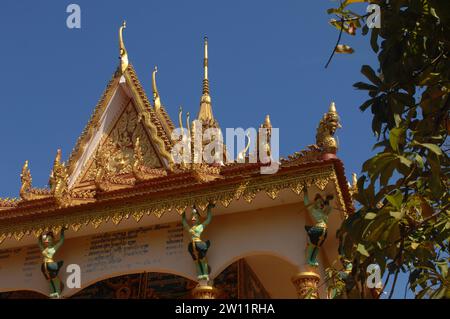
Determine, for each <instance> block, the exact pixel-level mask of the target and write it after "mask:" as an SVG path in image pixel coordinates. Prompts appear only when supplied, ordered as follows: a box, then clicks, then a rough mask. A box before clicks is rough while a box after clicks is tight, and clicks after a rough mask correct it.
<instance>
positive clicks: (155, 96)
mask: <svg viewBox="0 0 450 319" xmlns="http://www.w3.org/2000/svg"><path fill="white" fill-rule="evenodd" d="M157 72H158V67H157V66H155V69H154V70H153V74H152V88H153V103H154V105H155V110H156V111H159V110H160V109H161V99H160V97H159V92H158V88H157V87H156V73H157Z"/></svg>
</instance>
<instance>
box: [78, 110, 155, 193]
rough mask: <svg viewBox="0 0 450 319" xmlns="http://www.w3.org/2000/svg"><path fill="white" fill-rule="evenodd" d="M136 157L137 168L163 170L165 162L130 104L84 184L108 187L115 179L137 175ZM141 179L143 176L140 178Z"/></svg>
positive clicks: (87, 174) (93, 163) (95, 158)
mask: <svg viewBox="0 0 450 319" xmlns="http://www.w3.org/2000/svg"><path fill="white" fill-rule="evenodd" d="M137 141H138V142H137ZM136 144H138V146H139V154H136V151H135V145H136ZM136 155H137V156H139V162H138V163H137V164H136V165H139V166H140V167H143V166H147V167H152V168H160V167H161V162H160V160H159V158H158V156H157V154H156V152H155V150H154V148H153V146H152V145H151V143H150V141H149V139H148V137H147V134H146V132H145V130H144V127H143V125H142V124H141V123H140V122H139V116H138V113H137V112H136V109H135V108H134V106H133V104H132V103H129V104H128V106H127V107H126V108H125V110H124V112H123V114H122V115H121V116H120V117H119V119H118V121H117V123H116V125H115V127H114V129H113V130H112V132H111V133H110V134H109V135H108V136H107V137H106V138H105V140H104V142H103V144H102V145H99V147H98V149H97V151H96V155H95V157H94V159H93V162H92V164H91V166H90V167H89V169H88V170H87V172H86V173H85V175H84V177H83V179H82V182H86V181H92V180H94V181H95V182H96V184H98V183H100V184H101V183H102V182H103V183H104V184H107V181H108V180H109V178H110V177H111V176H117V175H124V174H128V173H134V172H135V170H134V169H135V168H136V167H135V166H136V165H135V162H136V161H135V158H136ZM138 177H141V175H140V174H138ZM105 187H107V186H106V185H105ZM100 189H102V187H100ZM104 190H106V189H104Z"/></svg>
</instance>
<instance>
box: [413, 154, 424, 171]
mask: <svg viewBox="0 0 450 319" xmlns="http://www.w3.org/2000/svg"><path fill="white" fill-rule="evenodd" d="M415 160H416V163H417V166H419V167H420V168H422V169H423V167H424V164H423V158H422V156H420V155H419V154H416V156H415Z"/></svg>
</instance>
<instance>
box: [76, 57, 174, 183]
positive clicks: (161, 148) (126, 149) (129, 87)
mask: <svg viewBox="0 0 450 319" xmlns="http://www.w3.org/2000/svg"><path fill="white" fill-rule="evenodd" d="M137 137H139V140H140V144H141V148H142V152H143V155H144V163H145V165H146V166H148V167H149V168H165V169H171V166H172V163H173V160H172V157H171V155H170V149H171V140H170V135H169V134H168V132H167V130H165V129H164V127H163V125H162V124H161V122H160V120H159V119H158V117H157V116H156V114H155V112H154V111H153V109H152V107H151V105H150V102H149V101H148V99H147V96H146V95H145V92H144V90H143V88H142V86H141V84H140V82H139V80H138V79H137V76H136V73H135V71H134V69H133V68H132V66H131V65H129V66H128V68H127V70H126V71H125V72H124V74H121V72H120V71H117V72H116V73H115V74H114V76H113V78H112V80H111V81H110V83H109V84H108V86H107V88H106V90H105V92H104V94H103V96H102V98H101V100H100V102H99V103H98V105H97V107H96V108H95V110H94V113H93V115H92V117H91V119H90V121H89V123H88V125H87V126H86V128H85V130H84V131H83V133H82V135H81V136H80V138H79V139H78V142H77V145H76V147H75V149H74V150H73V152H72V154H71V156H70V159H69V163H68V168H69V176H70V177H69V188H74V187H77V186H79V185H80V184H85V183H86V182H89V181H93V179H94V177H95V176H94V174H95V171H96V169H95V168H96V167H95V165H96V164H95V163H96V157H97V155H98V154H103V155H105V154H106V155H107V157H108V158H109V161H108V167H109V168H110V169H111V170H112V173H113V174H120V175H121V174H127V173H130V172H131V166H132V163H133V154H134V151H133V150H134V144H135V142H136V138H137ZM80 186H81V185H80Z"/></svg>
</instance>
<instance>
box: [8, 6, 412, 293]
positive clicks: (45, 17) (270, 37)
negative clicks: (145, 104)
mask: <svg viewBox="0 0 450 319" xmlns="http://www.w3.org/2000/svg"><path fill="white" fill-rule="evenodd" d="M70 3H76V4H78V5H80V7H81V18H82V20H81V29H79V30H77V29H68V28H67V27H66V18H67V16H68V14H67V13H66V7H67V6H68V5H69V4H70ZM334 5H335V2H333V1H329V0H320V1H317V0H315V1H299V0H284V1H267V0H258V1H256V0H252V1H238V0H229V1H206V0H193V1H182V0H179V1H175V0H167V1H138V0H129V1H123V0H122V1H116V0H107V1H106V0H104V1H100V0H95V1H92V0H90V1H84V0H83V1H82V0H72V1H62V0H53V1H51V0H47V1H39V2H37V1H24V0H14V1H12V0H6V1H5V0H3V1H1V3H0V20H1V21H2V28H1V47H2V49H1V50H0V61H1V62H2V67H1V71H0V72H1V76H0V96H1V101H0V111H1V113H0V114H1V115H0V136H1V150H2V152H1V156H0V176H1V180H0V196H1V197H15V196H18V192H19V187H20V177H19V176H20V171H21V167H22V165H23V162H24V161H25V160H29V161H30V168H31V173H32V176H33V184H34V186H37V187H43V186H45V185H46V184H47V182H48V176H49V173H50V169H51V166H52V162H53V159H54V156H55V152H56V150H57V148H62V151H63V156H64V157H65V158H68V156H69V154H70V152H71V150H72V148H73V147H74V145H75V142H76V140H77V138H78V136H79V134H80V133H81V131H82V130H83V128H84V126H85V125H86V123H87V121H88V119H89V117H90V115H91V112H92V111H93V108H94V107H95V105H96V103H97V101H98V100H99V98H100V96H101V94H102V92H103V91H104V89H105V87H106V84H107V83H108V81H109V79H110V78H111V76H112V74H113V72H114V70H115V69H116V67H117V65H118V62H119V60H118V39H117V32H118V27H119V26H120V24H121V22H122V20H123V19H125V20H126V21H127V29H126V30H125V44H126V47H127V50H128V54H129V57H130V60H131V62H132V63H133V65H134V67H135V69H136V71H137V73H138V77H139V79H140V80H141V82H142V84H143V86H144V88H145V89H146V91H147V94H148V95H149V96H150V95H151V71H152V69H153V67H154V66H155V65H157V66H158V69H159V73H158V88H159V91H160V94H161V99H162V102H163V104H164V105H165V106H166V109H167V110H168V111H169V113H170V115H171V117H172V118H173V119H174V120H175V119H176V118H177V110H178V107H179V105H183V107H184V109H185V110H186V111H190V112H191V114H197V112H198V108H199V101H200V95H201V81H202V54H203V51H202V50H203V48H202V45H203V37H204V36H205V35H207V36H208V38H209V76H210V85H211V95H212V99H213V108H214V114H215V117H216V118H217V119H218V121H219V123H220V125H221V127H222V128H225V127H243V128H248V127H258V126H259V124H260V123H262V121H263V120H264V117H265V115H266V114H270V115H271V119H272V124H273V125H274V126H275V127H279V128H280V152H281V156H287V155H289V154H292V153H294V152H295V151H299V150H301V149H304V148H306V146H307V145H309V144H313V143H314V141H315V131H316V127H317V124H318V122H319V120H320V118H321V117H322V115H323V113H324V112H326V111H327V109H328V106H329V104H330V102H331V101H335V102H336V106H337V110H338V112H339V114H340V116H341V119H342V124H343V128H342V129H341V130H340V131H338V136H339V141H340V147H341V148H340V150H339V153H338V156H339V157H340V158H341V159H342V160H343V161H344V164H345V167H346V173H347V177H348V178H349V177H350V175H351V172H357V173H359V172H360V169H361V166H362V163H363V162H364V161H365V160H366V159H367V158H368V157H369V156H370V154H371V147H372V145H373V143H374V137H373V134H372V132H371V129H370V127H371V117H370V114H369V113H367V114H365V113H361V112H360V111H359V110H358V106H359V105H360V104H361V103H362V102H363V101H365V98H366V95H365V94H364V93H363V92H358V91H356V90H355V89H353V87H352V84H353V83H354V82H357V81H359V80H361V79H362V75H360V72H359V70H360V67H361V65H363V64H372V65H373V64H375V62H376V56H375V55H374V54H373V53H372V51H371V50H370V47H369V44H368V39H366V38H362V37H360V36H357V37H354V38H350V37H349V36H347V37H345V43H346V44H350V45H351V46H352V47H354V49H355V54H353V55H338V56H335V58H334V60H333V62H332V63H331V65H330V66H329V67H328V69H325V68H324V65H325V63H326V61H327V59H328V57H329V55H330V53H331V50H332V48H333V46H334V44H335V41H336V37H337V35H338V34H337V31H335V30H334V29H333V28H332V27H331V26H330V25H329V24H328V23H327V21H328V19H329V17H328V15H327V13H326V9H327V8H329V7H332V6H334ZM400 295H401V296H403V292H402V293H401V294H400Z"/></svg>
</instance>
